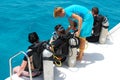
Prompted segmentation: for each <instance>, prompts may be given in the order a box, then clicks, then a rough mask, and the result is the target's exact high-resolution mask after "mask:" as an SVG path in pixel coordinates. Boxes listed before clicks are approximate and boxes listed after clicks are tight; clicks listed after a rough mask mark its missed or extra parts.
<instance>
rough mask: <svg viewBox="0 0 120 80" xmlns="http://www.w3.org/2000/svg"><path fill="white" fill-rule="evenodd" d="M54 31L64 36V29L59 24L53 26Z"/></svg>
mask: <svg viewBox="0 0 120 80" xmlns="http://www.w3.org/2000/svg"><path fill="white" fill-rule="evenodd" d="M55 31H60V33H62V34H65V29H64V27H63V26H62V25H61V24H58V25H56V26H55Z"/></svg>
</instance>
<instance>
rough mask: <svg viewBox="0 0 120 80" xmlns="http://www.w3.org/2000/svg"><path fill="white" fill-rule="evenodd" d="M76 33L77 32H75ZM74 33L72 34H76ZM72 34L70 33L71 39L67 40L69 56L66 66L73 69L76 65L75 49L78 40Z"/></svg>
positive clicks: (77, 45)
mask: <svg viewBox="0 0 120 80" xmlns="http://www.w3.org/2000/svg"><path fill="white" fill-rule="evenodd" d="M76 31H78V30H76ZM76 31H74V33H75V32H76ZM74 33H71V35H72V36H71V37H70V39H69V54H68V55H69V56H68V66H69V67H74V66H75V64H76V57H77V49H78V47H79V44H80V42H79V38H77V37H75V35H74Z"/></svg>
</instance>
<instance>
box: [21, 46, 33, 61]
mask: <svg viewBox="0 0 120 80" xmlns="http://www.w3.org/2000/svg"><path fill="white" fill-rule="evenodd" d="M32 53H33V51H32V48H31V46H30V47H29V48H28V52H27V53H26V54H27V56H28V57H30V56H32ZM23 60H25V61H27V57H26V56H24V58H23Z"/></svg>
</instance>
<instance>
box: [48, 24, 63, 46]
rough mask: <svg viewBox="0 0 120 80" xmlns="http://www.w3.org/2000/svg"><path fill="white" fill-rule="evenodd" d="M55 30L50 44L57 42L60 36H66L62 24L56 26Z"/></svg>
mask: <svg viewBox="0 0 120 80" xmlns="http://www.w3.org/2000/svg"><path fill="white" fill-rule="evenodd" d="M54 30H55V31H54V32H53V35H52V37H51V39H50V42H49V43H50V44H52V42H53V41H55V40H57V39H58V38H59V37H60V36H62V35H64V34H65V29H64V28H63V27H62V25H60V24H58V25H56V26H55V28H54Z"/></svg>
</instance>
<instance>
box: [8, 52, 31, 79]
mask: <svg viewBox="0 0 120 80" xmlns="http://www.w3.org/2000/svg"><path fill="white" fill-rule="evenodd" d="M20 54H24V55H25V56H26V57H27V61H28V69H29V73H30V80H32V72H31V66H30V59H29V57H28V56H27V54H26V53H25V52H24V51H20V52H18V53H17V54H15V55H14V56H12V57H11V58H10V59H9V67H10V80H12V75H13V70H12V59H13V58H15V57H17V56H19V55H20Z"/></svg>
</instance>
